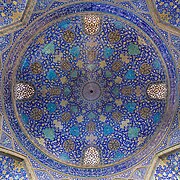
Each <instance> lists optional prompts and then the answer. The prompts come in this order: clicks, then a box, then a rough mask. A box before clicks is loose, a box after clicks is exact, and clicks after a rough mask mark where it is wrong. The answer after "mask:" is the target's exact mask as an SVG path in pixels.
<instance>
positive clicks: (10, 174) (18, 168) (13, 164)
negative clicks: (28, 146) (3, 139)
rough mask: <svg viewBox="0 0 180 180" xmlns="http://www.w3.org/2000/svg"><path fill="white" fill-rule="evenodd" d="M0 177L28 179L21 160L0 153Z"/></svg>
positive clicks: (12, 179)
mask: <svg viewBox="0 0 180 180" xmlns="http://www.w3.org/2000/svg"><path fill="white" fill-rule="evenodd" d="M0 179H3V180H6V179H8V180H14V179H18V180H28V179H29V178H28V175H27V173H26V170H25V167H24V163H23V161H20V160H17V159H14V158H12V157H10V156H6V155H4V154H0Z"/></svg>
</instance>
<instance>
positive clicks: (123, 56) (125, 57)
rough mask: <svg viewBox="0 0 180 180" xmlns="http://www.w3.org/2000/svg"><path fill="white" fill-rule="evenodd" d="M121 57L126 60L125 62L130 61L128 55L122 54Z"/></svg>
mask: <svg viewBox="0 0 180 180" xmlns="http://www.w3.org/2000/svg"><path fill="white" fill-rule="evenodd" d="M120 58H121V59H122V61H123V62H125V63H129V61H130V60H129V57H128V56H126V55H124V54H121V55H120Z"/></svg>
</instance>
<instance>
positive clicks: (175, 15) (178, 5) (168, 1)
mask: <svg viewBox="0 0 180 180" xmlns="http://www.w3.org/2000/svg"><path fill="white" fill-rule="evenodd" d="M154 3H155V6H156V8H157V11H158V14H159V17H160V19H161V20H162V21H163V22H165V23H168V24H171V25H173V26H175V27H178V28H180V19H179V13H180V2H179V0H155V2H154Z"/></svg>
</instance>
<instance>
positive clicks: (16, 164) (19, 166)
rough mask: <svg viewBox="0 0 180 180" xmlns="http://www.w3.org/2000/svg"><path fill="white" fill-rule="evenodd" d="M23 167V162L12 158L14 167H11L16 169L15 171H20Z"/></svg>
mask: <svg viewBox="0 0 180 180" xmlns="http://www.w3.org/2000/svg"><path fill="white" fill-rule="evenodd" d="M23 168H24V165H23V162H20V161H17V160H14V168H13V169H14V170H17V172H20V171H21V169H23Z"/></svg>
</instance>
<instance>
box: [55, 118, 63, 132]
mask: <svg viewBox="0 0 180 180" xmlns="http://www.w3.org/2000/svg"><path fill="white" fill-rule="evenodd" d="M53 123H54V124H55V126H56V128H59V129H60V130H62V129H63V125H62V124H61V122H60V121H57V120H54V121H53Z"/></svg>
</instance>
